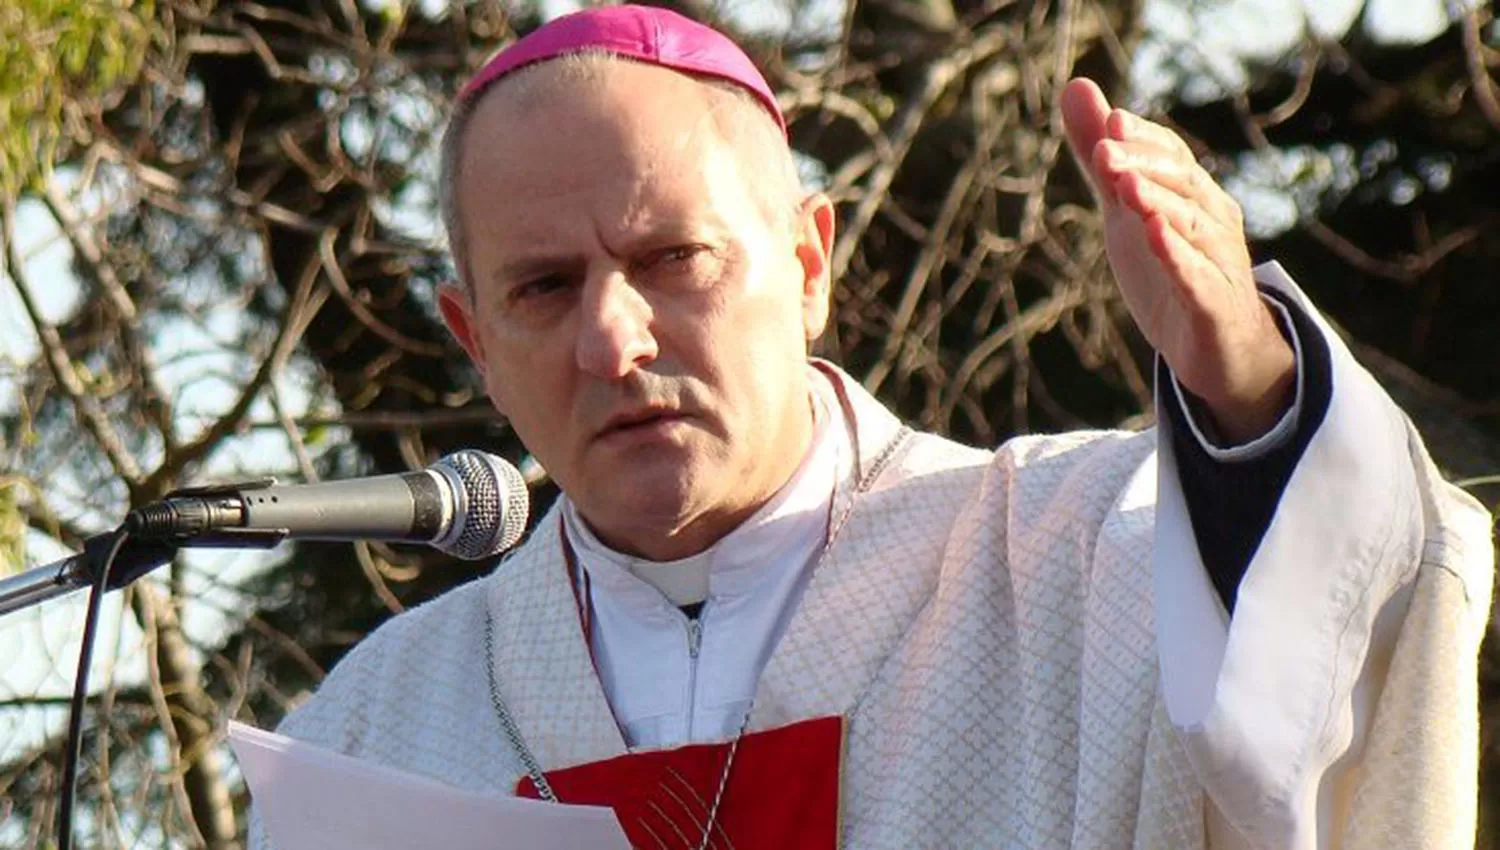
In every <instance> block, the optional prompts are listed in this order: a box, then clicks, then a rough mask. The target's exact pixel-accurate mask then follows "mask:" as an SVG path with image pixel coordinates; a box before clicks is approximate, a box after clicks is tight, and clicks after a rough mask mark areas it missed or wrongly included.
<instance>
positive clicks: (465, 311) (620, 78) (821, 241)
mask: <svg viewBox="0 0 1500 850" xmlns="http://www.w3.org/2000/svg"><path fill="white" fill-rule="evenodd" d="M534 73H536V74H539V75H545V74H548V73H550V72H549V70H548V69H547V68H546V67H545V66H543V67H542V68H540V69H538V70H537V71H535V72H534ZM527 82H533V81H527ZM716 106H717V107H719V108H724V107H723V101H722V100H721V99H720V98H718V97H716V96H714V93H712V92H710V91H708V90H707V89H705V87H703V86H702V85H701V84H700V83H697V82H695V81H693V80H691V79H689V78H687V77H684V76H682V75H679V74H676V73H674V72H671V71H668V70H665V69H661V68H656V67H651V66H646V65H639V64H633V63H625V62H621V63H614V64H612V65H611V67H610V70H609V71H608V72H607V73H606V75H605V77H604V79H602V80H598V81H595V82H594V83H588V84H579V83H576V82H575V83H572V84H569V85H552V84H549V82H548V81H547V80H546V79H545V77H543V78H542V79H540V80H536V81H535V85H533V86H530V87H522V89H521V90H520V91H519V92H517V91H507V88H506V84H505V83H504V82H502V83H500V84H499V86H498V87H497V88H496V89H495V90H492V91H491V92H489V93H488V94H487V95H486V96H485V99H484V101H483V102H482V103H481V105H480V106H479V108H478V111H477V112H476V114H475V115H474V116H473V121H472V123H471V125H470V127H469V129H468V134H467V137H466V141H465V148H464V155H463V161H462V163H461V166H460V175H461V176H460V179H459V188H458V195H457V199H458V204H459V210H460V214H461V216H462V219H463V226H464V229H465V237H466V240H467V243H468V257H467V267H468V271H469V274H470V278H471V289H472V298H470V297H467V296H465V295H464V294H462V293H461V292H459V291H457V290H454V289H446V290H445V291H444V292H443V293H442V296H441V304H442V308H443V312H444V315H445V317H446V318H447V319H448V321H449V324H450V326H451V327H452V328H453V330H454V333H455V335H456V336H457V337H458V339H459V340H460V342H462V343H463V344H464V346H465V348H466V349H467V350H468V351H469V353H470V355H471V356H472V357H473V358H474V361H475V363H476V364H477V365H478V366H479V368H480V370H481V371H482V372H483V374H484V379H485V384H486V387H487V389H488V391H489V394H490V397H491V399H492V400H493V402H494V403H495V406H496V407H497V408H498V409H499V410H500V411H501V412H502V413H504V414H506V415H507V416H508V417H509V419H510V421H511V424H512V426H513V427H514V428H515V430H516V433H517V434H518V435H519V436H520V437H521V439H522V440H523V441H524V442H525V443H526V446H527V447H528V448H529V449H530V450H531V452H532V453H533V454H534V455H535V456H536V457H537V459H538V460H540V461H541V463H542V465H543V466H545V467H546V468H547V470H548V472H549V473H550V474H551V475H552V477H553V478H554V479H555V480H556V481H557V482H558V484H559V485H560V486H561V487H562V488H563V490H564V491H566V492H567V493H568V494H569V496H570V497H571V498H572V499H573V500H574V502H575V503H576V504H577V505H578V507H579V509H580V511H581V512H582V514H583V516H584V517H585V518H587V519H588V521H589V523H590V524H591V525H592V526H594V529H595V531H596V532H597V533H599V535H600V536H601V537H602V538H603V539H604V540H605V541H606V542H608V543H610V544H611V545H614V546H616V547H618V548H621V549H624V550H627V551H632V552H635V553H637V554H640V555H643V556H646V557H651V558H656V559H669V558H677V557H684V556H686V555H688V554H692V553H693V552H696V551H699V550H701V549H703V548H705V547H706V546H707V545H709V544H711V543H712V542H713V541H714V540H717V539H718V538H719V537H721V536H722V535H723V534H724V533H727V532H728V531H729V530H730V529H732V528H733V527H734V526H735V525H737V524H738V523H739V522H740V521H742V520H743V519H744V518H746V517H747V516H748V515H749V514H750V513H752V512H753V511H754V510H755V509H756V508H757V507H758V506H759V505H760V504H762V503H763V502H764V501H765V500H766V499H767V498H769V497H770V496H771V495H772V494H774V492H775V491H776V490H777V489H778V488H779V487H780V486H781V485H782V484H783V483H784V482H785V481H786V480H787V478H788V477H790V475H791V473H792V471H793V470H794V469H795V468H796V466H797V465H798V463H799V462H800V461H801V458H802V454H803V452H804V451H805V449H806V446H807V443H808V440H809V439H810V433H811V414H810V408H809V397H808V385H807V377H806V366H805V363H806V351H807V341H808V340H809V339H811V338H813V337H815V336H816V335H817V334H818V333H820V332H821V330H822V327H823V324H824V322H825V321H826V318H827V309H828V307H827V304H828V290H827V282H828V281H827V262H826V259H827V255H828V249H829V246H830V243H831V238H832V213H831V210H830V208H829V206H828V203H827V201H826V200H825V199H816V200H814V201H812V202H810V203H809V204H808V205H807V206H806V207H805V208H804V211H803V213H802V214H801V216H800V218H799V219H798V220H796V221H789V220H787V219H785V218H783V219H782V220H775V219H774V216H771V215H769V214H768V211H767V204H766V203H765V202H764V201H762V200H760V199H759V198H757V196H756V195H755V194H753V193H752V191H751V190H750V189H749V185H750V184H749V182H748V181H747V179H746V178H747V175H745V174H743V173H742V172H743V170H744V169H743V168H742V166H741V161H740V158H739V157H737V156H736V154H735V151H734V150H733V149H732V148H731V147H730V145H729V143H728V142H726V141H725V140H724V139H723V138H722V137H721V135H720V134H719V131H718V130H717V126H718V125H717V124H716V123H715V120H714V118H713V117H712V116H711V115H710V114H709V110H710V109H712V108H715V107H716ZM748 177H749V178H750V179H754V175H748Z"/></svg>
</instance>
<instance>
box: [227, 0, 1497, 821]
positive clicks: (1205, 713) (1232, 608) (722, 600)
mask: <svg viewBox="0 0 1500 850" xmlns="http://www.w3.org/2000/svg"><path fill="white" fill-rule="evenodd" d="M1063 106H1064V113H1065V117H1066V120H1067V126H1068V135H1069V140H1070V142H1071V144H1072V146H1073V148H1074V151H1075V153H1076V154H1077V156H1078V158H1079V160H1080V162H1081V164H1082V165H1083V167H1084V169H1085V171H1086V172H1087V174H1088V175H1089V178H1090V180H1091V181H1092V183H1093V184H1094V186H1095V188H1096V190H1097V193H1098V196H1099V198H1100V204H1101V207H1102V211H1103V215H1104V221H1105V229H1106V235H1107V239H1108V247H1109V254H1110V260H1111V265H1112V267H1113V269H1114V272H1115V275H1116V278H1117V279H1118V281H1119V283H1120V286H1121V289H1122V291H1123V293H1124V296H1125V300H1126V302H1127V304H1128V306H1129V307H1130V309H1131V312H1132V314H1133V315H1134V316H1135V318H1136V320H1137V321H1138V322H1139V323H1140V325H1141V327H1142V329H1143V331H1144V332H1145V334H1146V337H1147V338H1148V339H1149V340H1150V341H1151V342H1152V344H1153V345H1154V346H1155V347H1156V349H1157V350H1158V352H1159V353H1160V355H1161V360H1162V363H1163V364H1164V365H1163V368H1162V370H1161V373H1160V375H1159V379H1160V380H1159V386H1160V392H1159V403H1160V406H1161V408H1162V414H1163V415H1162V420H1163V421H1162V424H1161V426H1160V428H1159V429H1157V430H1155V431H1152V432H1147V433H1144V434H1123V433H1091V434H1077V435H1063V436H1057V437H1041V438H1028V439H1024V440H1017V441H1014V442H1012V443H1010V444H1007V445H1006V446H1004V447H1002V448H1001V449H999V450H998V451H996V452H993V453H991V452H981V451H977V450H974V449H968V448H964V447H960V446H956V445H954V444H952V443H949V442H946V441H944V440H941V439H939V438H937V437H933V436H930V435H922V434H913V433H912V432H910V431H909V430H907V429H905V428H904V427H902V426H901V425H900V423H899V422H897V421H896V420H895V419H894V418H893V417H892V416H891V415H890V414H889V413H888V412H886V411H885V410H884V409H883V408H882V407H881V406H880V405H879V404H878V403H877V402H876V401H875V400H874V399H873V398H871V397H870V396H868V395H867V394H866V393H864V392H863V390H862V389H861V388H860V387H859V385H858V384H857V383H856V382H854V381H853V380H851V379H850V378H849V377H848V376H847V375H845V374H843V373H842V372H840V371H839V370H838V369H837V368H836V367H834V366H832V365H829V364H826V363H820V362H809V360H808V354H807V353H808V344H809V342H810V341H811V340H813V339H815V338H816V337H817V336H818V335H819V334H820V333H821V332H822V330H823V328H824V325H825V324H826V322H827V319H828V310H829V290H830V286H831V283H832V282H831V281H830V275H829V256H830V253H831V249H832V245H833V240H834V227H835V224H834V214H833V208H832V205H831V203H830V202H829V200H828V199H827V198H825V197H822V196H821V195H817V194H814V195H811V196H804V195H803V194H802V193H801V191H800V189H799V188H798V186H797V183H796V176H795V170H794V168H793V165H792V160H791V159H790V156H789V154H788V152H787V150H786V144H785V138H784V135H783V132H784V127H783V124H782V119H781V116H780V113H779V112H778V111H777V107H776V103H775V99H774V97H773V96H772V94H771V92H770V91H769V89H768V88H767V86H766V84H765V82H764V80H763V79H762V78H761V77H760V75H759V74H758V73H757V72H756V71H755V70H754V68H753V66H752V65H751V63H750V62H749V60H748V59H746V58H745V57H744V55H743V54H742V53H741V52H740V51H739V50H738V49H737V48H735V47H734V46H733V45H732V44H731V43H729V42H728V41H727V40H726V39H724V38H723V37H722V36H720V35H718V34H717V33H714V32H713V31H711V30H707V29H705V28H703V27H700V26H698V25H695V24H692V23H690V22H688V21H686V20H684V19H682V18H679V17H677V16H675V15H672V14H670V13H667V12H662V11H658V10H647V9H640V8H633V7H617V8H612V9H596V10H591V11H587V12H583V13H579V14H577V15H573V16H570V17H567V18H564V19H560V20H559V21H554V22H553V23H552V24H549V25H548V26H546V27H544V28H542V29H541V30H539V31H537V32H536V33H533V34H532V35H530V36H528V37H527V38H525V39H522V40H521V41H520V42H518V43H517V44H515V45H513V46H511V47H510V48H508V49H507V50H506V51H504V52H502V53H501V54H500V55H499V56H497V57H496V58H495V59H494V60H492V61H491V63H490V64H489V65H488V66H487V67H486V68H485V69H484V70H483V71H481V72H480V74H479V75H478V76H477V77H476V79H475V80H474V81H473V82H471V83H470V84H469V86H468V87H467V88H466V89H465V91H464V92H463V94H462V95H461V97H460V102H459V105H458V108H457V112H456V114H455V117H454V120H453V125H452V128H451V129H450V131H449V135H448V138H447V140H446V142H445V149H444V154H445V158H444V169H443V182H444V189H445V192H446V196H445V197H446V199H447V200H446V203H445V210H446V215H447V224H448V228H449V233H450V237H451V241H452V244H453V248H454V255H455V260H456V263H457V266H458V269H459V273H460V280H459V281H458V282H457V283H455V285H453V286H451V287H448V288H446V289H444V291H443V292H441V293H440V306H441V309H442V312H443V315H444V317H445V318H446V320H447V321H448V323H449V325H450V327H451V328H452V330H453V332H454V334H455V335H456V337H457V338H458V340H459V341H460V342H461V343H462V345H463V347H464V348H465V350H466V351H467V352H468V353H469V355H470V356H471V357H472V358H473V361H474V363H475V364H476V366H477V367H478V368H479V370H480V372H481V373H482V375H483V377H484V381H485V384H486V387H487V389H488V391H489V393H490V396H491V398H492V399H493V401H494V403H495V405H496V406H497V408H498V409H500V410H501V411H502V412H503V413H505V414H506V416H507V417H508V418H509V420H510V422H511V423H512V425H513V426H514V427H515V429H516V432H517V433H518V434H519V435H520V437H521V438H522V439H523V440H524V441H525V443H526V445H527V446H528V448H529V449H530V450H531V451H532V452H533V454H534V455H535V456H536V457H537V459H538V460H539V461H540V462H541V463H542V464H543V465H544V466H545V467H546V469H547V470H548V472H549V473H550V475H551V476H552V477H553V479H554V480H556V481H557V482H558V484H559V485H560V486H561V488H562V490H563V492H564V494H565V496H564V497H563V498H562V499H560V500H559V504H558V505H557V506H556V507H555V508H554V509H553V511H552V512H551V513H550V514H548V515H547V516H546V517H544V518H542V519H541V521H540V522H539V524H538V525H537V528H536V531H535V532H534V534H533V535H532V537H531V538H530V539H529V540H528V541H527V542H526V543H525V544H524V545H523V546H522V547H521V548H520V549H518V550H517V551H516V552H515V553H513V554H512V555H511V556H510V557H509V558H508V559H507V560H506V561H505V562H504V563H503V564H502V565H501V566H500V567H499V568H498V569H497V570H496V572H495V573H494V574H493V575H491V576H490V577H488V578H487V579H485V580H482V581H478V582H475V583H473V584H471V585H469V586H467V587H464V588H460V589H458V590H455V591H454V592H452V593H450V594H448V595H446V596H445V597H443V598H442V599H440V600H437V601H435V602H433V603H432V604H429V605H426V606H424V607H422V608H420V609H418V610H416V611H412V612H409V613H407V614H405V615H403V616H401V617H398V618H396V619H395V620H393V621H392V622H390V623H389V624H387V625H386V626H384V627H383V628H382V629H380V630H379V632H377V633H376V634H375V635H372V636H371V637H370V638H369V639H368V640H366V641H365V642H364V643H363V644H362V645H360V646H359V647H357V648H356V649H355V650H354V651H353V652H352V653H351V654H350V655H349V657H348V658H346V659H345V660H344V661H343V662H342V663H341V664H340V665H339V667H338V668H337V669H336V670H335V671H334V672H333V673H332V674H331V675H330V677H329V678H328V680H327V681H326V682H325V683H324V684H323V686H322V687H321V688H320V690H319V692H318V694H317V695H315V696H314V697H313V698H312V700H310V701H309V702H308V703H307V704H306V705H304V706H303V707H302V708H300V709H299V710H298V711H296V712H295V713H294V714H293V715H292V716H290V717H289V718H288V719H287V721H286V723H285V724H284V731H286V732H288V733H289V734H292V735H294V736H296V737H300V738H306V739H308V740H311V741H313V742H315V743H319V744H322V745H325V746H330V747H333V748H337V749H339V750H342V751H344V752H348V753H351V754H353V755H356V756H359V757H362V758H367V759H371V760H374V761H377V762H382V763H386V764H390V765H394V766H396V767H400V768H402V769H405V770H409V771H413V772H417V773H421V774H425V775H429V776H432V777H435V778H437V779H440V780H442V781H445V782H449V783H452V784H456V785H460V786H465V787H472V788H486V789H497V790H502V791H506V792H514V793H527V794H536V795H539V796H543V797H547V798H556V799H561V800H562V801H564V802H602V803H608V804H611V805H614V806H615V807H616V809H617V811H618V812H619V813H620V815H621V820H622V823H623V824H624V826H625V828H626V830H627V832H628V833H629V834H630V836H631V838H632V841H633V842H634V843H635V844H636V845H637V846H641V847H673V848H675V847H710V846H712V847H738V848H740V850H748V848H752V847H815V846H818V847H832V846H843V847H848V848H884V847H891V848H896V847H976V846H991V847H1023V848H1052V847H1058V848H1064V847H1071V848H1094V847H1107V848H1115V847H1118V848H1132V847H1133V848H1147V847H1152V848H1155V847H1170V848H1196V847H1213V848H1219V850H1222V848H1231V847H1268V848H1269V847H1276V848H1283V847H1292V848H1313V847H1333V846H1339V847H1354V848H1375V847H1456V846H1460V845H1462V844H1464V843H1466V842H1467V843H1472V840H1473V839H1472V835H1473V822H1474V803H1475V799H1474V797H1475V788H1474V778H1475V773H1476V749H1477V741H1476V707H1477V706H1476V701H1477V696H1476V693H1475V685H1474V680H1475V658H1476V655H1477V650H1478V644H1479V640H1480V637H1481V635H1482V632H1483V627H1484V620H1485V616H1486V613H1487V610H1488V598H1489V589H1490V569H1491V564H1490V561H1491V552H1490V548H1489V537H1488V533H1489V519H1488V517H1487V516H1486V515H1485V514H1484V512H1483V511H1482V509H1480V508H1479V507H1478V506H1477V505H1476V504H1475V503H1474V502H1473V501H1472V500H1470V499H1468V498H1467V497H1465V496H1464V495H1463V494H1461V493H1460V492H1458V491H1457V490H1455V489H1453V488H1450V487H1448V486H1447V485H1445V484H1443V483H1442V482H1441V481H1440V480H1439V479H1438V478H1437V476H1436V473H1435V471H1434V470H1433V467H1432V465H1431V464H1430V462H1429V461H1428V460H1427V459H1426V457H1425V454H1424V453H1423V450H1422V448H1421V445H1420V441H1419V440H1418V439H1417V437H1416V435H1415V434H1414V433H1413V431H1412V430H1411V428H1410V427H1409V425H1408V424H1407V423H1406V421H1405V419H1404V417H1403V416H1402V415H1401V414H1400V412H1399V411H1398V410H1397V409H1396V408H1395V407H1394V406H1393V405H1392V403H1391V402H1390V401H1389V399H1387V398H1386V397H1385V396H1384V394H1383V393H1382V392H1381V391H1380V390H1379V388H1378V387H1377V386H1376V385H1375V383H1374V382H1373V381H1372V380H1371V379H1370V378H1369V376H1368V375H1366V374H1365V373H1364V372H1363V371H1361V370H1360V368H1359V367H1358V365H1357V364H1355V363H1354V362H1353V360H1352V359H1351V358H1350V356H1349V354H1348V352H1347V351H1346V350H1345V349H1344V348H1343V346H1342V345H1341V344H1340V343H1339V341H1338V340H1337V339H1336V338H1335V337H1334V336H1333V335H1332V334H1331V333H1329V331H1328V329H1327V327H1326V326H1325V325H1324V324H1322V323H1321V322H1320V320H1318V319H1317V318H1316V316H1315V315H1314V314H1313V313H1312V312H1311V308H1310V306H1309V305H1308V304H1307V303H1306V301H1305V299H1304V298H1303V297H1302V295H1301V294H1300V293H1299V292H1298V291H1297V290H1296V288H1295V286H1294V285H1293V284H1292V283H1291V282H1290V281H1289V280H1288V279H1287V278H1286V277H1285V275H1283V274H1282V273H1281V272H1280V271H1279V269H1277V268H1275V267H1274V266H1272V267H1267V268H1262V269H1260V270H1258V271H1256V272H1252V269H1251V267H1250V262H1249V256H1248V251H1247V248H1246V245H1245V240H1244V237H1243V233H1242V230H1241V224H1240V218H1239V211H1238V208H1237V207H1236V206H1235V204H1234V202H1233V201H1232V200H1231V199H1230V198H1229V197H1228V196H1227V195H1226V194H1225V193H1224V192H1223V191H1222V190H1220V189H1219V188H1218V187H1217V186H1215V185H1214V184H1213V182H1212V181H1211V180H1210V179H1209V178H1208V176H1207V175H1206V174H1205V173H1204V172H1203V171H1202V170H1201V169H1199V168H1198V166H1197V165H1196V163H1195V162H1194V161H1193V158H1192V157H1191V155H1190V154H1189V153H1188V151H1187V149H1186V147H1185V146H1184V145H1183V144H1182V143H1181V141H1180V140H1179V139H1178V138H1177V137H1176V136H1174V135H1173V134H1171V133H1170V132H1168V131H1167V130H1165V129H1164V128H1161V127H1158V126H1156V125H1153V124H1150V123H1148V122H1146V121H1144V120H1142V119H1140V118H1137V117H1135V116H1132V115H1130V114H1128V113H1125V112H1122V111H1119V110H1111V109H1110V107H1109V105H1108V103H1107V102H1106V101H1105V99H1104V97H1103V95H1102V94H1101V93H1100V92H1099V90H1098V89H1097V88H1096V87H1094V86H1093V85H1092V84H1091V83H1088V82H1086V81H1074V82H1073V83H1072V84H1070V85H1069V87H1068V89H1067V91H1066V92H1065V93H1064V103H1063ZM1257 283H1259V284H1260V286H1259V287H1258V286H1257ZM252 832H253V833H254V838H253V842H252V843H254V844H256V845H257V846H262V847H264V846H269V843H268V841H267V840H266V839H265V838H264V836H263V835H261V834H260V833H259V830H258V829H252Z"/></svg>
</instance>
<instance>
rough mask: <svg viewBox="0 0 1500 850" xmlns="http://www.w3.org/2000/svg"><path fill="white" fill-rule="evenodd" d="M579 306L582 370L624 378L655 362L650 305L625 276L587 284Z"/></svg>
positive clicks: (615, 274) (603, 277)
mask: <svg viewBox="0 0 1500 850" xmlns="http://www.w3.org/2000/svg"><path fill="white" fill-rule="evenodd" d="M580 307H581V316H580V318H579V326H578V339H577V342H576V355H577V358H578V368H579V369H582V370H583V371H584V372H585V373H587V374H590V375H594V376H597V377H600V378H605V379H615V378H623V377H625V376H626V375H628V374H630V373H631V372H632V371H634V370H635V369H637V368H638V367H640V366H644V365H645V364H647V363H650V362H651V361H652V360H655V359H656V354H657V346H656V337H655V336H654V335H653V334H652V331H651V325H652V320H653V318H654V314H653V312H652V309H651V304H650V303H649V302H647V300H646V299H645V298H644V297H642V295H641V293H640V292H639V291H638V290H637V289H636V288H635V287H634V286H632V285H631V284H630V281H629V280H627V279H626V277H625V276H624V275H623V274H620V273H618V272H612V273H610V274H607V275H601V276H600V277H598V278H597V279H595V280H591V281H589V282H587V283H586V284H585V285H584V291H583V300H582V304H581V305H580Z"/></svg>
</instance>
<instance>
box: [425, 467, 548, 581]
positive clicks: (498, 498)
mask: <svg viewBox="0 0 1500 850" xmlns="http://www.w3.org/2000/svg"><path fill="white" fill-rule="evenodd" d="M438 465H440V466H446V467H447V468H448V469H449V470H450V471H452V473H453V474H454V475H455V476H457V478H458V481H459V486H460V498H459V500H458V502H459V507H460V510H461V511H462V512H463V516H461V517H458V518H457V520H458V521H459V522H462V523H463V531H462V532H460V533H459V535H458V539H457V540H451V541H444V542H443V543H435V544H434V545H435V546H437V548H439V549H441V550H442V551H444V552H447V553H448V554H450V555H453V556H455V557H459V558H464V559H466V560H471V561H477V560H479V559H481V558H489V557H493V556H495V555H498V554H500V553H501V552H504V551H505V550H506V549H509V548H510V547H512V546H514V545H516V543H517V541H519V540H520V539H521V534H522V532H524V531H525V530H526V518H527V514H528V511H529V509H530V498H529V494H528V493H527V491H526V480H525V479H524V478H522V477H521V473H520V471H519V470H517V469H516V468H515V467H514V466H511V465H510V464H509V463H508V462H506V461H504V460H502V459H500V458H498V457H495V456H494V455H492V454H489V453H487V452H481V451H476V450H474V449H464V450H463V451H459V452H454V453H453V454H451V455H448V456H447V457H445V458H443V459H442V460H440V461H438Z"/></svg>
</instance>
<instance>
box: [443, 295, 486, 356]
mask: <svg viewBox="0 0 1500 850" xmlns="http://www.w3.org/2000/svg"><path fill="white" fill-rule="evenodd" d="M437 299H438V312H440V313H442V314H443V322H444V323H446V324H447V325H448V330H449V331H451V332H452V333H453V338H454V339H456V340H458V344H459V345H461V346H463V349H464V351H465V352H467V353H468V355H469V359H470V360H472V361H473V362H474V367H475V368H476V369H478V370H479V374H480V375H487V374H488V367H487V364H486V362H485V359H484V344H483V343H482V342H480V340H479V334H478V333H476V332H475V320H474V309H473V303H474V302H473V301H472V300H471V299H470V298H469V293H468V292H466V291H465V290H464V289H462V288H460V287H459V286H458V285H457V284H454V283H443V284H439V285H438V290H437Z"/></svg>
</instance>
